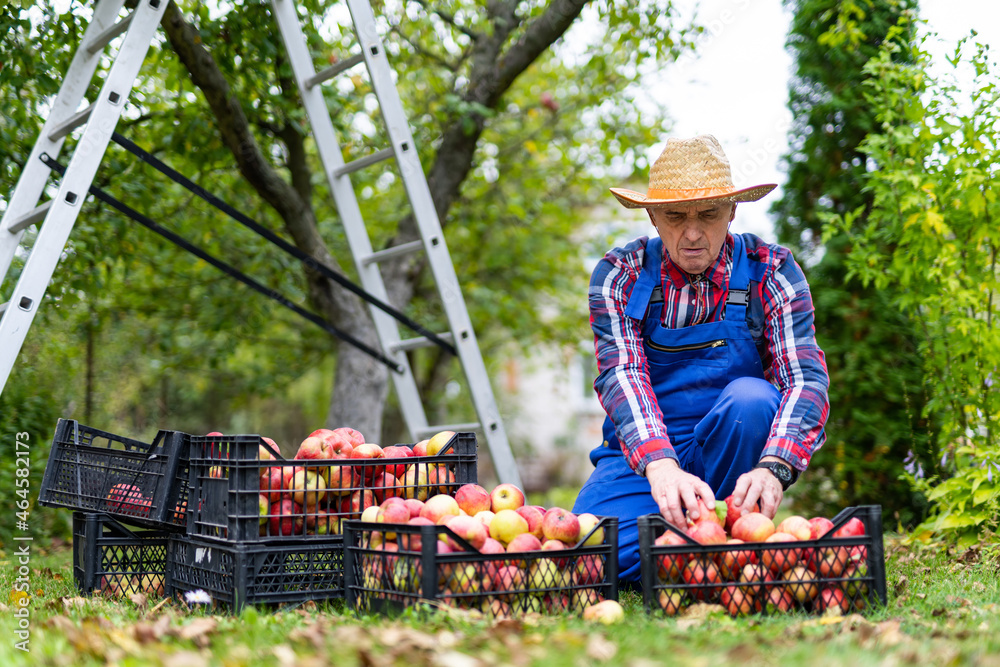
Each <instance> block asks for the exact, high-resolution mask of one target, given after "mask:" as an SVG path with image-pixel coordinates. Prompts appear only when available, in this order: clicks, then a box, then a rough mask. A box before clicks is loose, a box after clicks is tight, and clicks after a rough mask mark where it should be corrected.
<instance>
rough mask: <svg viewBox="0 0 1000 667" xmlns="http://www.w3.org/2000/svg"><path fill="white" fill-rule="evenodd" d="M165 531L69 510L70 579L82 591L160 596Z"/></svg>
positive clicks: (164, 572) (163, 587) (163, 591)
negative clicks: (134, 526)
mask: <svg viewBox="0 0 1000 667" xmlns="http://www.w3.org/2000/svg"><path fill="white" fill-rule="evenodd" d="M170 535H171V533H170V532H169V531H165V530H158V529H138V528H130V527H128V526H126V525H124V524H123V523H121V522H120V521H117V520H116V519H114V518H113V517H111V516H109V515H107V514H100V513H93V512H73V579H74V580H75V581H76V587H77V589H78V590H79V591H80V593H81V594H82V595H92V594H95V593H96V594H103V595H106V596H109V597H125V596H128V595H133V594H136V593H145V594H146V595H152V596H158V597H163V596H164V595H167V594H168V592H169V589H168V588H167V587H166V578H167V576H166V575H167V539H168V537H169V536H170Z"/></svg>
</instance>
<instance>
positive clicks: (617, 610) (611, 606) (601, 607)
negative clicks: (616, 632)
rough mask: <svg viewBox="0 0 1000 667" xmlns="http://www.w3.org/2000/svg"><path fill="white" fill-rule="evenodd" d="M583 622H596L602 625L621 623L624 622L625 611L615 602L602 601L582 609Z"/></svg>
mask: <svg viewBox="0 0 1000 667" xmlns="http://www.w3.org/2000/svg"><path fill="white" fill-rule="evenodd" d="M583 620H585V621H597V622H598V623H602V624H604V625H613V624H615V623H622V622H624V620H625V610H624V609H622V606H621V605H620V604H619V603H618V602H617V601H615V600H604V601H602V602H598V603H597V604H594V605H591V606H589V607H587V608H586V609H584V610H583Z"/></svg>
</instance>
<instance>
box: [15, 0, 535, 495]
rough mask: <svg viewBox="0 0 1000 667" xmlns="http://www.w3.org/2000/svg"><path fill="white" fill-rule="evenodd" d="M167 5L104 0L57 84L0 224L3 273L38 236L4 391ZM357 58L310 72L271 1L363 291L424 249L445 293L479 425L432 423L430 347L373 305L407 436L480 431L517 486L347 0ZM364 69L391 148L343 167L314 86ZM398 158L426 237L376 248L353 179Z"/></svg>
mask: <svg viewBox="0 0 1000 667" xmlns="http://www.w3.org/2000/svg"><path fill="white" fill-rule="evenodd" d="M166 4H167V0H140V2H139V4H138V5H137V7H136V9H135V10H134V11H133V12H132V13H131V14H129V15H128V16H126V17H125V18H123V19H120V20H119V19H118V14H119V13H120V10H121V8H122V7H123V6H124V0H102V1H101V2H99V3H97V6H96V8H95V12H94V17H93V19H92V20H91V22H90V25H89V26H88V27H87V29H86V31H85V33H84V36H83V39H82V41H81V46H80V48H79V49H78V50H77V52H76V54H75V55H74V58H73V60H72V62H71V64H70V67H69V69H68V71H67V73H66V77H65V78H64V80H63V84H62V86H61V87H60V91H59V93H58V95H57V97H56V99H55V102H54V104H53V107H52V110H51V112H50V113H49V116H48V119H47V120H46V122H45V124H44V126H43V128H42V131H41V133H40V135H39V137H38V139H37V141H36V143H35V147H34V149H33V150H32V152H31V155H30V157H29V159H28V163H27V164H26V165H25V167H24V169H23V171H22V173H21V176H20V178H19V179H18V183H17V186H16V187H15V189H14V192H13V193H12V195H11V199H10V202H9V205H8V207H7V210H6V211H5V212H4V215H3V218H2V219H0V270H2V275H6V274H7V272H8V270H9V268H10V265H11V263H12V261H13V258H14V256H15V253H16V251H17V248H18V245H19V243H20V240H21V237H22V235H23V233H24V230H25V229H27V228H28V227H29V226H31V225H32V224H35V223H39V222H41V226H40V228H39V232H38V236H37V238H36V241H35V244H34V246H33V248H32V250H31V253H30V255H29V256H28V258H27V260H26V261H25V265H24V268H23V270H22V272H21V276H20V278H19V280H18V283H17V285H16V286H15V288H14V292H13V294H12V297H11V300H10V301H9V302H8V303H6V304H3V305H0V391H2V390H3V386H4V385H5V384H6V381H7V378H8V377H9V375H10V372H11V369H12V368H13V365H14V361H15V360H16V358H17V355H18V353H19V351H20V349H21V347H22V346H23V344H24V339H25V337H26V336H27V331H28V329H29V327H30V326H31V322H32V320H33V319H34V317H35V313H36V312H37V309H38V305H39V304H40V303H41V300H42V297H43V296H44V294H45V290H46V288H47V287H48V284H49V282H50V281H51V279H52V275H53V273H54V271H55V268H56V265H57V264H58V261H59V258H60V256H61V254H62V252H63V250H64V248H65V246H66V243H67V241H68V239H69V235H70V233H71V231H72V228H73V225H74V223H75V221H76V218H77V216H78V215H79V211H80V207H81V206H82V203H83V201H84V200H85V199H86V196H87V191H88V188H89V187H90V186H91V184H92V183H93V180H94V176H95V175H96V173H97V169H98V167H99V166H100V163H101V160H102V158H103V156H104V153H105V151H106V150H107V146H108V143H109V141H110V139H111V135H112V133H113V132H114V130H115V128H116V126H117V124H118V120H119V118H120V116H121V113H122V111H123V109H124V107H125V102H126V101H127V100H128V97H129V95H130V93H131V90H132V86H133V85H134V82H135V79H136V77H137V75H138V72H139V69H140V67H141V65H142V62H143V61H144V60H145V57H146V54H147V53H148V50H149V46H150V44H151V43H152V40H153V37H154V36H155V34H156V31H157V28H158V26H159V23H160V20H161V18H162V16H163V12H164V10H165V8H166ZM347 4H348V7H349V9H350V12H351V17H352V21H353V23H354V31H355V34H356V35H357V37H358V42H359V45H360V47H361V49H362V51H361V53H359V54H357V55H355V56H353V57H351V58H349V59H346V60H344V61H342V62H341V63H338V64H337V65H334V66H333V67H330V68H327V69H325V70H323V71H322V72H319V73H317V72H316V70H315V68H314V66H313V63H312V58H311V56H310V55H309V52H308V47H307V45H306V40H305V37H304V35H303V34H302V31H301V27H300V26H299V23H298V17H297V15H296V10H295V6H294V4H293V2H292V0H272V8H273V11H274V14H275V17H276V18H277V20H278V24H279V28H280V30H281V34H282V39H283V41H284V43H285V47H286V50H287V52H288V55H289V59H290V61H291V63H292V67H293V70H294V73H295V77H296V81H297V83H298V86H299V91H300V94H301V96H302V99H303V103H304V105H305V108H306V111H307V114H308V115H309V119H310V124H311V125H312V127H313V133H314V136H315V140H316V143H317V148H318V151H319V154H320V157H321V160H322V162H323V166H324V171H325V172H326V176H327V179H328V182H329V185H330V189H331V192H332V193H333V196H334V200H335V203H336V205H337V208H338V210H339V212H340V215H341V218H342V220H343V223H344V227H345V231H346V236H347V239H348V243H349V246H350V248H351V253H352V255H353V256H354V260H355V265H356V266H357V270H358V273H359V275H360V277H361V282H362V285H363V287H364V289H365V290H366V291H368V292H369V293H370V294H372V295H373V296H375V297H376V298H379V299H381V300H382V301H387V300H388V299H387V293H386V289H385V285H384V283H383V280H382V274H381V271H380V270H379V267H378V263H379V262H380V261H383V260H386V259H390V258H392V257H398V256H400V255H403V254H405V253H409V252H415V251H420V250H423V251H424V252H426V253H427V257H428V263H429V264H430V266H431V271H432V274H433V276H434V280H435V283H436V285H437V288H438V293H439V294H440V296H441V299H442V302H443V306H444V310H445V314H446V316H447V319H448V323H449V328H450V332H448V333H447V334H442V335H441V337H442V338H445V339H446V340H448V341H449V342H451V343H452V344H453V345H454V346H455V348H456V350H457V352H458V356H459V360H460V361H461V364H462V368H463V371H464V373H465V376H466V380H467V382H468V389H469V393H470V395H471V397H472V401H473V404H474V407H475V410H476V413H477V415H478V419H479V421H478V422H472V423H462V424H439V425H429V424H428V423H427V417H426V413H425V411H424V407H423V402H422V399H421V398H420V395H419V392H418V389H417V385H416V381H415V379H414V377H413V374H412V370H411V368H410V365H409V363H408V360H407V357H406V352H407V351H408V350H412V349H417V348H420V347H424V346H427V345H432V344H433V343H431V342H430V341H429V340H428V339H426V338H422V337H421V338H413V339H408V340H403V339H402V338H401V336H400V332H399V328H398V326H397V323H396V321H395V320H394V319H393V318H392V317H390V316H389V315H387V314H386V313H384V312H383V311H381V310H379V309H377V308H375V307H371V308H370V311H371V314H372V317H373V320H374V323H375V328H376V332H377V334H378V337H379V341H380V343H381V345H382V349H383V351H384V352H385V354H386V355H387V356H388V357H390V358H391V359H393V360H395V361H396V362H397V363H398V364H399V365H400V367H401V368H402V369H403V372H402V373H392V377H393V380H394V386H395V389H396V392H397V395H398V397H399V402H400V407H401V410H402V412H403V417H404V419H405V420H406V424H407V427H408V429H409V430H410V433H411V435H412V436H413V437H414V439H420V438H423V437H426V436H428V435H430V434H433V433H435V432H438V431H442V430H456V431H457V430H474V429H481V430H482V432H483V433H484V434H485V436H486V441H487V445H488V446H489V448H490V453H491V456H492V459H493V464H494V467H495V469H496V472H497V475H498V477H499V478H500V480H501V481H504V482H511V483H514V484H518V485H520V474H519V473H518V470H517V465H516V463H515V461H514V457H513V454H512V453H511V450H510V444H509V442H508V440H507V435H506V431H505V430H504V426H503V421H502V420H501V418H500V413H499V410H498V408H497V405H496V401H495V398H494V396H493V390H492V388H491V386H490V382H489V377H488V375H487V373H486V366H485V364H484V363H483V359H482V354H481V352H480V350H479V345H478V343H477V341H476V336H475V332H474V331H473V329H472V324H471V321H470V319H469V314H468V310H467V309H466V306H465V301H464V298H463V297H462V293H461V289H460V287H459V284H458V278H457V276H456V274H455V269H454V266H453V265H452V262H451V257H450V255H449V253H448V249H447V246H446V244H445V242H444V236H443V234H442V230H441V225H440V221H439V220H438V217H437V212H436V210H435V208H434V204H433V201H432V199H431V195H430V190H429V188H428V186H427V181H426V179H425V177H424V172H423V168H422V167H421V165H420V160H419V157H418V155H417V151H416V149H415V146H414V143H413V137H412V135H411V133H410V129H409V124H408V122H407V119H406V116H405V113H404V111H403V107H402V103H401V101H400V99H399V95H398V92H397V91H396V88H395V85H394V83H393V81H392V71H391V69H390V66H389V63H388V61H387V60H386V53H385V49H384V47H383V45H382V42H381V39H380V38H379V36H378V33H377V31H376V23H375V17H374V14H373V12H372V9H371V6H370V5H369V4H368V2H367V0H364V1H361V2H359V1H357V0H348V1H347ZM122 33H125V37H124V40H123V42H122V44H121V47H120V48H119V50H118V52H117V54H116V56H115V58H114V62H113V64H112V66H111V69H110V70H109V72H108V75H107V77H106V79H105V81H104V84H103V86H102V87H101V91H100V94H99V97H98V99H97V100H96V101H95V102H94V103H93V104H91V105H90V106H89V107H87V108H86V109H84V110H82V111H80V112H77V111H76V108H77V107H78V106H79V105H80V103H81V101H82V100H83V96H84V94H85V92H86V89H87V85H88V83H89V81H90V80H91V77H92V76H93V74H94V72H95V71H96V68H97V65H98V63H99V61H100V58H101V57H102V55H103V52H104V49H105V47H106V46H107V45H108V44H109V43H110V42H111V41H112V40H113V39H115V38H116V37H118V36H120V35H121V34H122ZM361 62H364V63H365V65H366V67H367V69H368V72H369V75H370V78H371V83H372V87H373V89H374V92H375V95H376V98H377V99H378V102H379V107H380V110H381V113H382V116H383V120H384V121H385V125H386V129H387V133H388V135H389V138H390V142H391V146H390V147H388V148H385V149H383V150H381V151H378V152H377V153H375V154H373V155H371V156H368V157H365V158H361V159H360V160H356V161H354V162H351V163H347V164H345V162H344V159H343V155H342V152H341V148H340V146H339V143H338V141H337V138H336V134H335V131H334V127H333V123H332V120H331V118H330V116H329V112H328V111H327V108H326V103H325V101H324V98H323V92H322V88H321V86H320V84H321V83H322V82H324V81H326V80H328V79H330V78H332V77H334V76H336V75H337V74H339V73H340V72H342V71H344V70H346V69H348V68H350V67H353V66H354V65H357V64H360V63H361ZM81 126H84V129H83V133H82V135H81V137H80V140H79V142H78V143H77V146H76V149H75V151H74V152H73V156H72V158H71V159H70V162H69V165H68V167H67V169H66V173H65V175H64V176H63V178H62V180H61V181H60V184H59V189H58V192H57V193H56V195H55V197H54V198H53V199H51V200H49V201H47V202H45V203H43V204H41V205H39V204H38V202H39V200H40V198H41V196H42V193H43V190H44V188H45V183H46V180H47V179H48V177H49V169H48V167H46V166H45V165H44V164H42V162H41V160H40V159H39V156H40V155H41V154H42V153H47V154H48V155H49V156H51V157H53V158H56V157H58V155H59V151H60V149H61V148H62V144H63V141H64V140H65V138H66V136H67V135H69V134H70V133H71V132H73V131H74V130H76V129H77V128H79V127H81ZM392 157H395V159H396V161H397V164H398V167H399V172H400V175H401V177H402V180H403V183H404V186H405V189H406V193H407V196H408V198H409V200H410V204H411V207H412V210H413V215H414V218H415V220H416V222H417V226H418V228H419V231H420V236H421V240H420V241H414V242H412V243H407V244H402V245H400V246H396V247H393V248H389V249H387V250H383V251H380V252H374V251H373V249H372V246H371V241H370V239H369V236H368V232H367V227H366V225H365V223H364V219H363V217H362V215H361V210H360V207H359V206H358V202H357V198H356V196H355V193H354V189H353V185H352V184H351V181H350V174H351V173H353V172H354V171H357V170H359V169H362V168H364V167H367V166H369V165H373V164H375V163H377V162H380V161H382V160H386V159H388V158H392Z"/></svg>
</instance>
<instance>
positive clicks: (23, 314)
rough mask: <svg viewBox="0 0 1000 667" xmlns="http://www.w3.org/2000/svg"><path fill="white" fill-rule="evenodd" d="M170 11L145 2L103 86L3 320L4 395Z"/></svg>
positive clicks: (158, 1)
mask: <svg viewBox="0 0 1000 667" xmlns="http://www.w3.org/2000/svg"><path fill="white" fill-rule="evenodd" d="M166 7H167V2H166V0H143V2H142V3H141V4H140V5H139V6H138V7H137V8H136V9H135V17H134V18H133V20H132V22H131V25H130V26H129V28H128V32H127V33H126V34H125V40H124V41H123V42H122V46H121V49H119V51H118V53H117V55H116V56H115V61H114V64H113V65H112V66H111V70H110V71H109V72H108V76H107V79H105V81H104V85H103V86H102V87H101V92H100V96H99V97H98V99H97V100H96V101H95V102H94V106H93V111H92V113H91V115H90V119H89V121H88V122H87V126H86V127H85V128H84V130H83V134H82V135H81V137H80V141H79V142H78V143H77V146H76V149H75V150H74V151H73V157H72V159H71V160H70V163H69V166H68V167H67V169H66V174H65V175H64V176H63V178H62V180H61V181H60V183H59V191H58V193H57V194H56V197H55V200H54V201H53V203H52V206H51V207H50V208H49V211H48V213H47V214H46V216H45V220H44V222H43V223H42V227H41V229H40V230H39V232H38V238H37V239H36V240H35V244H34V247H33V248H32V249H31V254H30V255H29V256H28V260H27V261H26V262H25V265H24V269H23V270H22V271H21V277H20V278H19V279H18V281H17V285H16V286H15V288H14V292H13V295H12V298H11V300H10V305H9V306H8V307H7V310H6V311H5V312H4V313H3V316H2V318H0V391H3V387H4V385H6V384H7V378H8V377H9V376H10V371H11V369H12V368H13V366H14V361H15V359H16V358H17V355H18V353H19V352H20V350H21V346H22V345H23V344H24V338H25V336H27V333H28V329H29V328H30V327H31V322H32V321H33V320H34V318H35V314H36V313H37V312H38V306H39V305H40V304H41V301H42V297H44V296H45V291H46V290H47V289H48V285H49V282H50V281H51V280H52V274H53V273H54V272H55V268H56V265H57V264H58V263H59V258H60V256H61V255H62V253H63V250H64V249H65V247H66V242H67V241H68V240H69V235H70V232H71V231H72V230H73V225H74V224H75V223H76V218H77V216H78V215H79V213H80V208H81V206H82V205H83V202H84V200H85V199H86V197H87V194H88V190H89V188H90V186H91V184H92V183H93V181H94V176H95V174H96V173H97V169H98V167H99V166H100V163H101V160H102V158H103V157H104V153H105V151H106V150H107V147H108V143H109V142H110V141H111V134H112V133H113V132H114V130H115V127H116V126H117V124H118V119H119V118H120V117H121V114H122V111H123V110H124V108H125V103H126V102H127V101H128V98H129V95H130V94H131V92H132V86H133V85H134V84H135V78H136V76H138V74H139V69H140V68H141V67H142V63H143V61H144V60H145V58H146V54H147V53H148V51H149V47H150V45H151V44H152V41H153V37H154V35H155V34H156V31H157V29H158V27H159V25H160V19H161V18H162V17H163V12H164V10H165V9H166Z"/></svg>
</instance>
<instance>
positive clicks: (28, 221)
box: [10, 199, 53, 234]
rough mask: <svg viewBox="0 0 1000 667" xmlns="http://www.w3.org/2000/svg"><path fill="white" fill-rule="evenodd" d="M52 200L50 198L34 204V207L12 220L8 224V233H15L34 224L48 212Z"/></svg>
mask: <svg viewBox="0 0 1000 667" xmlns="http://www.w3.org/2000/svg"><path fill="white" fill-rule="evenodd" d="M52 202H53V200H52V199H50V200H48V201H47V202H45V203H44V204H42V205H41V206H36V207H35V209H34V210H33V211H31V212H29V213H27V214H25V215H22V216H21V217H20V218H18V219H17V220H15V221H14V223H13V224H11V226H10V233H11V234H17V233H18V232H20V231H21V230H22V229H27V228H28V227H29V226H31V225H33V224H35V223H36V222H38V221H40V220H42V219H44V218H45V214H46V213H48V212H49V209H50V208H52Z"/></svg>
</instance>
